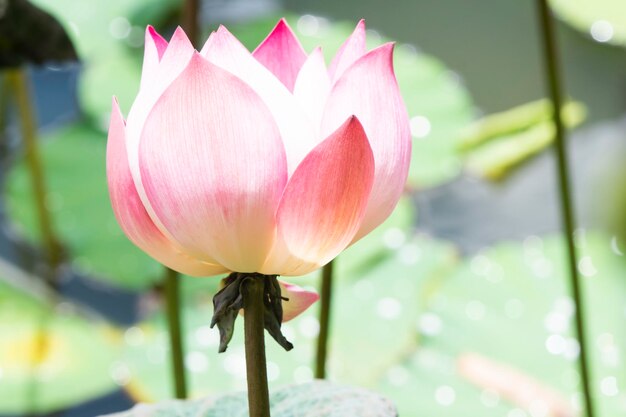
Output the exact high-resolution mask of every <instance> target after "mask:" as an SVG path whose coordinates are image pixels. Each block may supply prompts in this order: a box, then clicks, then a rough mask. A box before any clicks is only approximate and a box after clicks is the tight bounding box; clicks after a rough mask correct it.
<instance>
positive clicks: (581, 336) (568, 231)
mask: <svg viewBox="0 0 626 417" xmlns="http://www.w3.org/2000/svg"><path fill="white" fill-rule="evenodd" d="M537 9H538V12H539V14H538V17H539V25H540V27H541V35H542V38H543V52H544V61H545V75H546V78H547V84H548V88H549V90H550V98H551V99H552V103H553V104H554V111H553V119H554V125H555V127H556V141H555V142H554V147H555V152H556V159H557V168H558V179H559V190H560V200H561V218H562V221H563V229H564V231H565V236H566V238H567V239H566V240H567V261H568V266H569V272H570V274H569V277H570V286H571V291H572V296H573V298H574V302H575V303H576V312H575V314H574V318H575V323H576V336H577V337H578V340H579V343H580V358H579V362H578V364H579V368H580V375H581V379H582V386H583V396H584V406H585V410H586V415H587V417H593V416H594V406H593V399H592V395H591V376H590V370H589V363H588V358H589V356H588V349H587V346H588V344H587V341H586V333H585V321H584V318H585V310H584V308H583V306H584V304H583V294H582V290H581V287H580V279H579V276H578V268H577V262H576V247H575V244H574V230H575V227H574V207H573V203H572V197H571V192H570V180H569V169H568V165H567V149H566V145H565V127H564V126H563V121H562V119H561V109H562V107H563V106H562V90H561V79H560V70H559V60H558V51H557V43H556V37H555V33H554V23H553V19H552V16H551V14H550V9H549V6H548V2H547V0H537Z"/></svg>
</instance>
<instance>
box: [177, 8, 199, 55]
mask: <svg viewBox="0 0 626 417" xmlns="http://www.w3.org/2000/svg"><path fill="white" fill-rule="evenodd" d="M199 2H200V0H184V3H183V13H182V18H181V20H182V22H181V25H182V27H183V29H185V33H187V36H188V37H189V40H190V41H191V43H192V44H193V45H194V46H196V47H197V46H198V37H199V36H200V28H199V24H198V14H199V13H198V11H199V10H200V4H199Z"/></svg>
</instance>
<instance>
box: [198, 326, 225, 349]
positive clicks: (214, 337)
mask: <svg viewBox="0 0 626 417" xmlns="http://www.w3.org/2000/svg"><path fill="white" fill-rule="evenodd" d="M194 337H195V339H196V343H197V344H198V346H200V347H213V346H217V345H218V344H219V342H220V334H219V331H218V330H217V329H211V327H210V326H200V327H198V328H197V329H196V331H195V332H194Z"/></svg>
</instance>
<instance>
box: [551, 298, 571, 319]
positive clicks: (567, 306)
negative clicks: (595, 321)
mask: <svg viewBox="0 0 626 417" xmlns="http://www.w3.org/2000/svg"><path fill="white" fill-rule="evenodd" d="M553 308H554V310H555V311H557V312H559V313H562V314H563V315H565V316H566V317H570V318H571V317H572V316H573V315H574V311H576V304H574V300H572V298H571V297H568V296H565V295H564V296H560V297H558V298H557V299H556V300H554V304H553Z"/></svg>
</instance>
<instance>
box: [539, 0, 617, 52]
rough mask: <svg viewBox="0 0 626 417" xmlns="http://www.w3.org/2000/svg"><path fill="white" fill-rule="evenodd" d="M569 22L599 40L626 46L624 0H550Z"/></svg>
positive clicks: (561, 15) (554, 7)
mask: <svg viewBox="0 0 626 417" xmlns="http://www.w3.org/2000/svg"><path fill="white" fill-rule="evenodd" d="M550 4H551V6H552V8H553V9H554V10H555V11H556V13H557V14H558V15H559V16H560V17H561V18H562V19H563V20H565V21H566V22H567V23H569V24H570V25H572V26H573V27H575V28H576V29H578V30H580V31H581V32H584V33H586V34H587V35H588V36H591V37H592V38H593V39H595V40H596V41H598V42H608V43H612V44H615V45H621V46H626V3H624V2H623V1H622V0H550Z"/></svg>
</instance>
